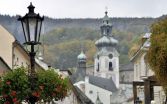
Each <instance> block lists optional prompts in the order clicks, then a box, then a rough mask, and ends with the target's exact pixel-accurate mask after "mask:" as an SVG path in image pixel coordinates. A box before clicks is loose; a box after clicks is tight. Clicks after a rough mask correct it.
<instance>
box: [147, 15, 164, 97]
mask: <svg viewBox="0 0 167 104" xmlns="http://www.w3.org/2000/svg"><path fill="white" fill-rule="evenodd" d="M151 32H152V36H151V39H150V41H151V46H150V48H149V51H148V53H147V61H148V63H149V65H150V67H151V69H152V70H153V71H154V73H155V76H156V77H157V79H158V81H159V82H160V84H161V85H162V86H163V89H164V91H165V94H166V95H167V18H164V19H161V20H159V21H157V22H155V23H154V24H153V25H152V27H151Z"/></svg>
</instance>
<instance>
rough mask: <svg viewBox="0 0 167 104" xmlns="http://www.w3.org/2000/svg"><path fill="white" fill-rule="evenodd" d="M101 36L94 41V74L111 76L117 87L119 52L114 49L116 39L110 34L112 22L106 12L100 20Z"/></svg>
mask: <svg viewBox="0 0 167 104" xmlns="http://www.w3.org/2000/svg"><path fill="white" fill-rule="evenodd" d="M100 28H101V38H100V39H99V40H97V41H96V42H95V45H96V47H97V49H98V51H97V53H96V55H95V59H94V75H95V76H100V77H103V78H110V77H112V79H113V81H114V83H115V85H116V87H117V88H118V87H119V53H118V52H117V50H116V45H117V44H118V41H117V40H116V39H114V38H113V36H112V24H111V23H110V19H109V17H108V12H107V11H106V12H105V16H104V17H103V20H102V25H101V26H100Z"/></svg>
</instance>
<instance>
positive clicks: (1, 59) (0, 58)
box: [0, 57, 11, 70]
mask: <svg viewBox="0 0 167 104" xmlns="http://www.w3.org/2000/svg"><path fill="white" fill-rule="evenodd" d="M0 61H2V63H4V65H5V66H6V67H7V69H9V70H11V68H10V67H9V66H8V64H7V63H6V62H5V61H4V60H3V58H2V57H0Z"/></svg>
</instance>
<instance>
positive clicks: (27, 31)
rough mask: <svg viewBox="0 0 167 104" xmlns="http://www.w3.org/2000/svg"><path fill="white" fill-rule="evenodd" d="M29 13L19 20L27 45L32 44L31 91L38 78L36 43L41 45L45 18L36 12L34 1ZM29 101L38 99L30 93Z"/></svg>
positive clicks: (30, 52)
mask: <svg viewBox="0 0 167 104" xmlns="http://www.w3.org/2000/svg"><path fill="white" fill-rule="evenodd" d="M27 8H28V10H29V11H28V13H26V15H25V16H23V17H21V16H20V17H19V18H18V20H19V21H21V24H22V28H23V32H24V38H25V43H24V44H26V45H29V46H30V49H31V50H30V51H29V56H30V65H31V69H30V71H28V77H29V81H30V87H31V91H34V87H35V83H36V82H35V81H36V79H37V77H36V72H35V55H36V52H35V49H34V46H35V45H39V44H40V42H39V40H40V33H41V27H42V21H43V20H44V17H41V16H40V15H39V14H36V13H34V8H35V7H34V6H33V5H32V3H30V5H29V6H28V7H27ZM29 101H30V103H31V104H35V102H36V100H35V97H34V96H32V95H30V98H29Z"/></svg>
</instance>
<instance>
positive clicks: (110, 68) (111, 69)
mask: <svg viewBox="0 0 167 104" xmlns="http://www.w3.org/2000/svg"><path fill="white" fill-rule="evenodd" d="M109 71H113V67H112V62H109Z"/></svg>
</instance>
